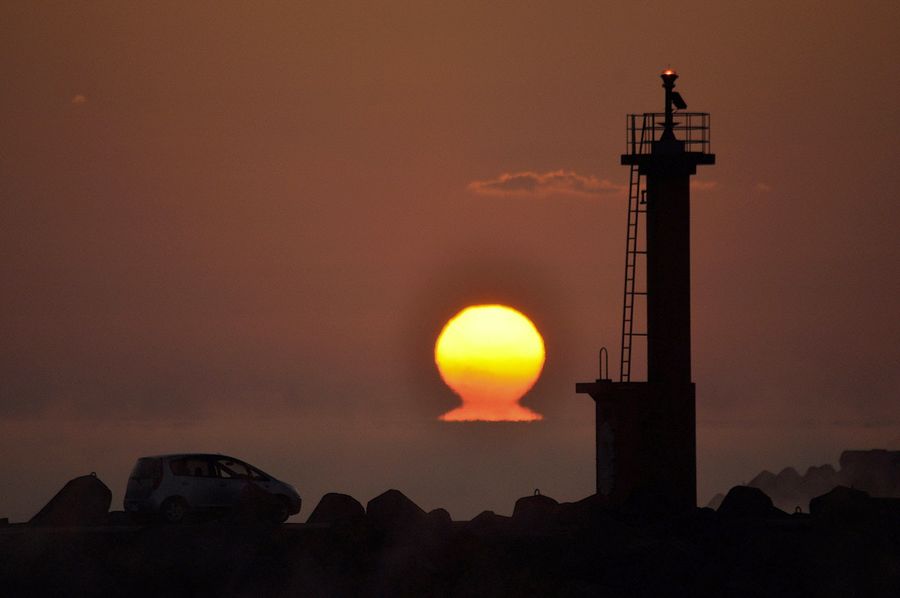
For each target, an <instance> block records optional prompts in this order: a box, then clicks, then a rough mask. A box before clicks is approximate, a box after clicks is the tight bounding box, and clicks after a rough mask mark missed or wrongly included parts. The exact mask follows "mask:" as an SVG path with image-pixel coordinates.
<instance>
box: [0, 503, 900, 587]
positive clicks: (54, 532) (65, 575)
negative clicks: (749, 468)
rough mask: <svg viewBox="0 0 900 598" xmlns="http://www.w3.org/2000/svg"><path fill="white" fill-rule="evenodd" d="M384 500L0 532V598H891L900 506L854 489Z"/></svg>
mask: <svg viewBox="0 0 900 598" xmlns="http://www.w3.org/2000/svg"><path fill="white" fill-rule="evenodd" d="M752 490H753V491H754V492H758V491H756V490H755V489H752ZM729 496H731V495H729ZM763 496H764V495H763ZM390 498H391V501H388V502H390V504H389V505H388V507H389V508H387V509H385V508H382V509H381V511H379V512H378V513H376V514H377V517H373V516H372V514H373V513H374V511H375V509H374V508H373V507H372V503H370V504H369V509H367V511H369V513H367V514H365V515H364V516H359V514H356V515H355V516H354V517H346V518H341V517H340V516H332V517H330V519H331V521H330V522H327V523H315V524H293V525H280V526H271V525H264V524H247V523H235V522H232V523H226V522H223V521H212V522H204V523H188V524H183V525H180V526H163V525H152V524H151V525H128V524H122V525H115V526H111V525H99V526H95V527H81V528H65V527H35V526H28V525H12V526H7V527H5V528H0V584H2V585H0V595H2V596H41V595H48V596H51V595H52V596H100V595H102V596H704V597H706V596H826V597H827V596H841V597H848V596H861V597H862V596H865V597H869V596H871V597H878V596H885V597H887V596H890V597H896V596H900V509H898V508H897V505H896V503H893V502H890V501H889V500H888V502H884V501H882V502H880V503H879V502H877V501H876V500H875V499H869V498H868V497H862V496H857V495H855V494H853V493H852V492H844V494H842V495H840V494H839V495H836V497H835V498H834V500H832V501H831V503H828V504H824V503H820V504H819V505H817V509H816V511H817V512H816V513H815V514H814V515H808V514H792V515H788V514H785V513H783V512H781V511H778V510H776V509H774V508H771V507H770V506H769V505H771V502H769V503H768V505H767V504H765V501H762V499H761V498H760V497H759V496H736V497H734V499H732V500H731V501H730V503H728V500H729V499H726V503H728V504H726V503H723V506H722V507H721V508H720V509H719V511H718V512H716V511H712V510H711V509H698V510H697V511H696V512H694V513H691V514H689V515H684V516H680V517H664V516H663V517H659V516H657V517H651V516H648V515H645V514H641V513H640V512H637V511H633V512H631V513H623V512H612V511H609V510H606V509H604V508H602V507H600V506H599V505H598V504H597V503H596V501H595V500H594V499H592V498H589V499H585V500H584V501H581V502H580V503H571V504H563V505H556V504H555V501H552V500H550V499H546V497H529V498H526V499H522V500H520V501H519V503H517V505H516V513H515V515H514V516H513V517H512V518H507V517H500V516H496V515H493V514H491V513H484V514H482V515H480V516H479V517H477V518H475V519H473V520H472V521H470V522H450V521H449V517H448V516H446V512H432V513H430V514H425V513H424V512H422V511H416V510H415V509H414V508H413V507H414V505H413V506H410V505H406V504H404V503H403V500H405V497H402V495H400V493H396V495H395V496H392V497H390ZM765 500H767V499H765ZM523 501H524V502H523ZM373 502H374V501H373ZM823 504H824V506H823ZM376 506H377V505H376ZM332 515H335V514H334V513H333V514H332ZM338 515H339V514H338Z"/></svg>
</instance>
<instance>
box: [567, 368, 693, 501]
mask: <svg viewBox="0 0 900 598" xmlns="http://www.w3.org/2000/svg"><path fill="white" fill-rule="evenodd" d="M576 391H577V392H579V393H583V394H588V395H590V396H591V398H592V399H594V402H595V404H596V410H597V420H596V421H597V494H598V495H599V496H601V497H603V498H604V499H606V500H607V501H608V504H609V505H610V506H614V507H616V506H626V505H628V504H633V505H635V506H640V507H641V509H642V510H646V509H650V508H652V509H654V510H655V509H658V510H659V511H663V512H668V513H673V512H683V511H689V510H692V509H694V508H696V506H697V465H696V462H697V460H696V454H697V448H696V433H695V426H696V424H695V406H694V403H695V389H694V384H693V383H688V384H660V383H657V384H654V383H649V382H612V381H611V380H597V381H595V382H580V383H578V384H576Z"/></svg>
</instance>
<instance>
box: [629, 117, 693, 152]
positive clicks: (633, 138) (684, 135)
mask: <svg viewBox="0 0 900 598" xmlns="http://www.w3.org/2000/svg"><path fill="white" fill-rule="evenodd" d="M674 117H675V123H674V127H673V129H672V130H673V132H674V133H675V138H676V139H678V140H679V141H683V142H684V151H686V152H698V153H703V154H708V153H710V151H709V150H710V141H709V113H708V112H675V115H674ZM665 122H666V115H665V113H664V112H644V113H642V114H629V115H627V116H626V117H625V153H626V154H631V155H640V154H649V153H650V152H651V151H652V148H653V142H656V141H659V138H660V136H662V133H663V130H664V129H665ZM645 129H646V130H645ZM641 139H643V140H644V143H641ZM647 141H651V143H647Z"/></svg>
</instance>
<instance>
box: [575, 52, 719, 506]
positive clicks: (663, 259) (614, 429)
mask: <svg viewBox="0 0 900 598" xmlns="http://www.w3.org/2000/svg"><path fill="white" fill-rule="evenodd" d="M661 77H662V81H663V85H662V86H663V89H664V90H665V110H664V112H661V113H643V114H631V115H628V117H627V121H626V134H627V137H626V142H627V148H628V153H626V154H623V155H622V164H623V165H626V166H629V167H630V169H631V179H630V184H629V200H628V202H629V205H628V234H627V241H626V251H625V290H624V301H623V316H622V343H621V354H620V375H619V381H618V382H615V381H613V380H611V379H609V378H608V373H607V375H606V376H604V373H603V372H602V371H601V377H600V378H599V379H597V380H595V381H593V382H581V383H578V384H576V392H578V393H583V394H587V395H589V396H590V397H591V398H592V399H593V400H594V402H595V403H596V414H597V415H596V416H597V494H598V495H600V496H601V497H602V498H604V499H605V500H606V501H608V503H609V504H610V505H612V506H617V505H624V504H627V503H629V502H634V503H636V504H654V505H657V506H659V507H661V508H663V509H665V510H666V511H683V510H688V509H693V508H695V507H696V503H697V489H696V486H697V464H696V424H695V409H694V398H695V388H694V383H693V382H692V381H691V280H690V279H691V259H690V258H691V256H690V238H691V235H690V199H691V191H690V178H691V176H692V175H694V174H696V172H697V166H698V165H711V164H715V155H713V154H711V153H709V114H708V113H699V112H684V111H683V110H684V109H685V108H687V104H686V103H685V101H684V99H683V98H682V97H681V95H680V94H679V93H678V92H677V91H675V80H676V79H677V78H678V75H677V74H676V73H675V72H674V71H672V70H666V71H663V73H662V75H661ZM642 224H643V227H642ZM642 230H643V233H644V234H643V235H642V234H641V231H642ZM642 260H643V263H641V262H642ZM640 273H644V274H645V279H646V280H645V281H641V280H638V279H639V278H641V277H640V276H639V274H640ZM642 282H644V283H645V286H644V285H642V284H640V283H642ZM641 306H644V307H645V308H646V330H643V331H641V330H635V327H636V322H638V323H641V322H643V321H644V320H643V319H642V318H640V317H636V315H639V314H636V312H637V311H638V310H639V308H640V307H641ZM643 338H645V339H646V355H647V368H646V371H647V379H646V381H632V379H631V366H632V353H633V349H635V343H640V342H641V340H642V339H643Z"/></svg>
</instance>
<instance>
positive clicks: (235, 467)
mask: <svg viewBox="0 0 900 598" xmlns="http://www.w3.org/2000/svg"><path fill="white" fill-rule="evenodd" d="M216 469H217V470H218V472H219V476H220V477H223V478H239V479H244V480H255V481H266V480H268V478H267V477H266V476H265V475H263V473H262V472H261V471H259V470H258V469H256V468H254V467H251V466H250V465H247V464H246V463H243V462H241V461H238V460H237V459H218V460H217V461H216Z"/></svg>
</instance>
